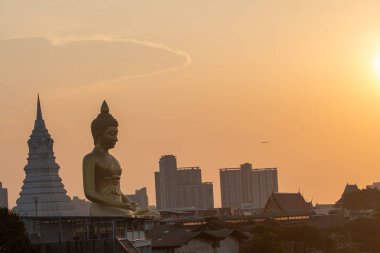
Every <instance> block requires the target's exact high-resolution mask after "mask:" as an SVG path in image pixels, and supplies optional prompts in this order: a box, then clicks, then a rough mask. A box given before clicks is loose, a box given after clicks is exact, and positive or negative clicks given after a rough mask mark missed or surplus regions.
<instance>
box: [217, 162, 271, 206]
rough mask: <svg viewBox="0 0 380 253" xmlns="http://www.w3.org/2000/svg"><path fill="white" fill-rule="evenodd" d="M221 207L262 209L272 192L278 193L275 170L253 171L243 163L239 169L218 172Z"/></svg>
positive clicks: (248, 164) (250, 166) (249, 165)
mask: <svg viewBox="0 0 380 253" xmlns="http://www.w3.org/2000/svg"><path fill="white" fill-rule="evenodd" d="M219 175H220V190H221V195H222V207H233V208H242V207H253V208H263V207H264V206H265V203H266V201H267V199H268V197H269V196H270V194H271V193H272V192H278V178H277V169H276V168H265V169H253V168H252V164H250V163H244V164H242V165H240V168H225V169H220V170H219Z"/></svg>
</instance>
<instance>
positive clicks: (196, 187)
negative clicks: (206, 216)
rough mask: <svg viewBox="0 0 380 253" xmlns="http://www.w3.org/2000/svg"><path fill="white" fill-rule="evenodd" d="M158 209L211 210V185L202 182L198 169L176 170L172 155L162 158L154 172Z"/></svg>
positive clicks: (212, 201) (212, 200) (212, 198)
mask: <svg viewBox="0 0 380 253" xmlns="http://www.w3.org/2000/svg"><path fill="white" fill-rule="evenodd" d="M155 183H156V204H157V208H158V209H174V208H201V209H204V208H213V207H214V197H213V185H212V183H210V182H202V173H201V169H200V168H199V167H183V168H177V161H176V157H175V156H174V155H165V156H162V157H161V159H160V162H159V171H158V172H155Z"/></svg>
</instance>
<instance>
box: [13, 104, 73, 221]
mask: <svg viewBox="0 0 380 253" xmlns="http://www.w3.org/2000/svg"><path fill="white" fill-rule="evenodd" d="M28 146H29V157H28V164H27V165H26V166H25V168H24V170H25V174H26V175H25V180H24V184H23V186H22V189H21V192H20V197H19V198H18V199H17V201H16V204H17V205H16V207H15V209H14V210H15V212H16V213H18V214H20V215H25V216H63V215H71V214H72V212H73V205H72V203H71V199H70V197H69V196H67V194H66V190H65V188H64V186H63V184H62V179H61V178H60V176H59V174H58V171H59V165H58V164H57V163H56V162H55V156H54V152H53V139H52V138H51V137H50V134H49V132H48V130H47V128H46V126H45V122H44V120H43V118H42V113H41V105H40V99H39V98H38V100H37V117H36V120H35V122H34V129H33V132H32V135H31V136H30V139H29V141H28Z"/></svg>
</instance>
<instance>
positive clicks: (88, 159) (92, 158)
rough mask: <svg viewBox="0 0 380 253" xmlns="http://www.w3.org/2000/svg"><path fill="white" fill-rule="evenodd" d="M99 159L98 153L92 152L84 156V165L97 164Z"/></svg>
mask: <svg viewBox="0 0 380 253" xmlns="http://www.w3.org/2000/svg"><path fill="white" fill-rule="evenodd" d="M97 160H98V157H97V155H96V154H94V153H93V152H91V153H89V154H87V155H85V157H83V167H87V166H91V165H95V164H96V163H97Z"/></svg>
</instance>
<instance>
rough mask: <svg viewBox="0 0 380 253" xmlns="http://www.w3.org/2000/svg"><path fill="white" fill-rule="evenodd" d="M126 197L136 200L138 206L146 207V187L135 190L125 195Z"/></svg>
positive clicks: (147, 203)
mask: <svg viewBox="0 0 380 253" xmlns="http://www.w3.org/2000/svg"><path fill="white" fill-rule="evenodd" d="M127 197H128V198H129V199H130V200H131V201H134V202H136V203H137V204H138V205H139V206H141V207H145V208H148V206H149V202H148V194H147V193H146V187H144V188H141V189H139V190H136V191H135V194H130V195H127Z"/></svg>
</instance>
